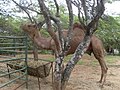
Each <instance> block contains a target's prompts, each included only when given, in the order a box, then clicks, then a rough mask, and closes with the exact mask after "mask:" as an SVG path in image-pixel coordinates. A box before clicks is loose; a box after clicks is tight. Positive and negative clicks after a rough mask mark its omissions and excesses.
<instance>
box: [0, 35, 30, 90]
mask: <svg viewBox="0 0 120 90" xmlns="http://www.w3.org/2000/svg"><path fill="white" fill-rule="evenodd" d="M21 61H22V62H24V64H25V65H23V66H22V67H21V68H17V69H12V67H14V65H15V66H17V63H16V62H21ZM10 65H13V66H10ZM21 71H22V72H21ZM17 80H21V84H19V85H18V86H16V87H15V88H14V89H17V88H18V87H20V86H22V85H24V84H26V86H27V87H28V85H27V81H28V75H27V37H26V36H20V37H17V36H0V89H1V88H5V87H10V86H11V85H12V84H13V83H16V81H17Z"/></svg>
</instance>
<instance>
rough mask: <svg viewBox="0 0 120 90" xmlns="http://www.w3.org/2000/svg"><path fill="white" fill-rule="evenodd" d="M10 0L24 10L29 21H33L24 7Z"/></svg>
mask: <svg viewBox="0 0 120 90" xmlns="http://www.w3.org/2000/svg"><path fill="white" fill-rule="evenodd" d="M12 1H13V2H14V3H15V4H16V5H17V6H19V7H20V8H21V9H23V10H24V11H25V12H26V14H27V15H28V17H29V19H30V21H31V23H33V20H32V18H31V16H30V14H29V12H28V11H27V10H26V9H24V8H23V7H22V6H21V5H19V4H18V3H17V2H16V1H14V0H12Z"/></svg>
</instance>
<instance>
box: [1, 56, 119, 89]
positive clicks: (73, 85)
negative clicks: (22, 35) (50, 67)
mask: <svg viewBox="0 0 120 90" xmlns="http://www.w3.org/2000/svg"><path fill="white" fill-rule="evenodd" d="M40 57H42V58H46V57H52V56H49V55H42V56H40ZM93 59H94V57H92V56H91V57H88V56H84V57H83V59H82V60H84V64H83V65H76V66H75V68H74V70H73V72H72V74H71V77H70V80H69V82H68V85H67V88H66V90H120V60H118V61H117V62H115V63H113V64H112V65H108V68H109V70H108V75H107V80H106V83H105V85H104V87H103V88H100V87H99V85H100V84H99V83H97V81H98V80H99V79H100V73H101V72H100V66H99V65H98V64H95V65H92V64H91V62H93ZM5 80H8V77H5V78H0V83H2V82H4V81H5ZM40 81H41V84H40V85H41V90H52V82H51V81H52V80H51V74H50V75H49V76H48V77H47V78H46V82H45V80H43V79H40ZM21 82H22V81H17V82H15V83H13V84H11V85H9V86H6V87H5V88H2V89H0V90H13V89H14V88H15V87H16V86H18V85H20V83H21ZM17 90H39V89H38V82H37V78H35V77H32V76H29V82H28V89H26V86H25V85H23V86H22V87H20V88H19V89H17Z"/></svg>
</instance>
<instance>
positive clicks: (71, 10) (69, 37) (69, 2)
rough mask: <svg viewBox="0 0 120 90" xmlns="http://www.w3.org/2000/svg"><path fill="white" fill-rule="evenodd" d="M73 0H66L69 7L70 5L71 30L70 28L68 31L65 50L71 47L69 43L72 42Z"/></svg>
mask: <svg viewBox="0 0 120 90" xmlns="http://www.w3.org/2000/svg"><path fill="white" fill-rule="evenodd" d="M71 2H72V1H71V0H66V4H67V7H68V11H69V30H68V33H67V40H66V45H65V51H67V50H68V48H69V43H70V40H71V34H72V33H71V31H72V29H73V9H72V4H71Z"/></svg>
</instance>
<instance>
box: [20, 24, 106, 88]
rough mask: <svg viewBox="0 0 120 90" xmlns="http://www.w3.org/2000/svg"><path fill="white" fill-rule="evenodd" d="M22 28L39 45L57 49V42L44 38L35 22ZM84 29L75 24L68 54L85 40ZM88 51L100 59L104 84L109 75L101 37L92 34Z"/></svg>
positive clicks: (65, 33)
mask: <svg viewBox="0 0 120 90" xmlns="http://www.w3.org/2000/svg"><path fill="white" fill-rule="evenodd" d="M22 29H23V31H24V32H26V33H28V35H29V37H30V38H31V39H32V40H33V41H34V42H35V43H36V44H37V46H38V47H39V48H41V49H46V50H53V51H55V50H56V45H55V42H54V40H53V39H52V38H44V37H42V36H41V34H40V32H39V30H38V29H37V27H36V26H35V25H33V24H25V25H23V26H22ZM84 31H85V30H84V29H83V28H82V27H81V26H80V24H78V23H75V24H74V25H73V30H72V39H71V41H70V48H69V50H68V51H67V53H66V55H69V54H73V53H74V52H75V50H76V48H77V46H78V44H79V43H80V42H81V41H82V40H83V38H84V35H85V34H84ZM63 35H64V37H66V36H67V30H66V31H63ZM87 53H88V54H89V55H91V53H93V54H94V56H95V58H96V59H97V60H98V62H99V64H100V66H101V72H102V73H101V78H100V81H99V82H100V83H101V85H102V86H103V84H104V82H105V80H106V75H107V69H108V68H107V66H106V63H105V61H104V48H103V45H102V42H101V40H100V39H98V38H97V37H96V36H95V35H93V36H92V38H91V42H90V45H89V47H88V49H87Z"/></svg>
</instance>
